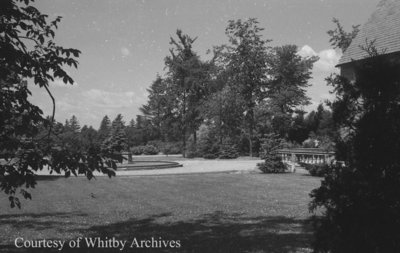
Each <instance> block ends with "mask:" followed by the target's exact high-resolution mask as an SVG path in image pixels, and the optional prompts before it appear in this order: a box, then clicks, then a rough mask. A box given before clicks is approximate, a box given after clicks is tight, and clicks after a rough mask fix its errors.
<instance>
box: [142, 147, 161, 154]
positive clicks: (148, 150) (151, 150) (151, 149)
mask: <svg viewBox="0 0 400 253" xmlns="http://www.w3.org/2000/svg"><path fill="white" fill-rule="evenodd" d="M159 152H160V151H159V150H158V148H157V147H156V146H153V145H146V146H144V147H143V154H145V155H157V154H158V153H159Z"/></svg>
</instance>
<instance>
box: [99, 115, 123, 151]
mask: <svg viewBox="0 0 400 253" xmlns="http://www.w3.org/2000/svg"><path fill="white" fill-rule="evenodd" d="M127 142H128V140H127V138H126V133H125V124H124V122H123V119H122V115H121V114H118V115H117V117H116V118H115V119H114V120H113V122H112V124H111V130H110V133H109V136H108V138H107V139H106V140H105V141H104V142H103V144H102V147H103V149H106V150H111V151H112V152H116V153H120V152H122V151H124V150H126V149H127V147H128V145H127Z"/></svg>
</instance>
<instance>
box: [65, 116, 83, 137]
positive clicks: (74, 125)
mask: <svg viewBox="0 0 400 253" xmlns="http://www.w3.org/2000/svg"><path fill="white" fill-rule="evenodd" d="M68 125H69V128H70V130H71V131H72V132H74V133H79V132H80V130H81V126H80V125H79V122H78V118H77V117H76V116H75V115H72V117H71V119H70V120H69V124H68Z"/></svg>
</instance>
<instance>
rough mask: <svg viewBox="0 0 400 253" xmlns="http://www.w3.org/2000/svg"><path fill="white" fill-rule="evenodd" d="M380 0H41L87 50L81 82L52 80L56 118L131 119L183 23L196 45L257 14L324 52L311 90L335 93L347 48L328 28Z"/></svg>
mask: <svg viewBox="0 0 400 253" xmlns="http://www.w3.org/2000/svg"><path fill="white" fill-rule="evenodd" d="M378 2H379V0H264V1H261V0H259V1H258V0H201V1H200V0H141V1H140V0H98V1H94V0H85V1H82V0H37V1H36V3H35V6H36V7H37V8H38V9H39V10H41V11H42V12H43V13H46V14H49V16H50V17H55V16H57V15H60V16H63V19H62V21H61V24H60V26H59V29H58V30H57V32H56V41H57V42H58V43H59V44H60V45H62V46H64V47H67V48H76V49H79V50H81V51H82V55H81V57H80V58H79V67H78V70H74V69H68V72H69V73H70V74H71V76H72V77H73V79H74V80H75V81H76V85H73V86H71V85H68V86H67V85H64V84H62V82H61V81H56V82H54V83H52V84H51V86H52V91H53V93H54V96H55V98H56V100H57V104H56V106H57V107H56V120H58V121H61V122H64V121H65V119H67V118H70V117H71V116H72V115H76V116H77V117H78V120H79V122H80V124H81V126H83V125H84V124H88V125H92V126H93V127H94V128H96V129H97V128H98V127H99V125H100V121H101V119H102V118H103V116H104V115H106V114H107V115H108V116H109V117H110V118H112V119H113V118H115V116H116V115H117V114H118V113H122V115H123V116H124V119H125V121H126V122H129V120H130V119H132V118H135V117H136V115H137V114H139V107H140V106H141V105H142V104H144V103H145V102H146V100H147V91H146V89H147V88H148V87H149V86H150V84H151V83H152V81H153V80H155V78H156V75H157V73H160V74H162V73H163V68H164V62H163V60H164V58H165V56H167V55H168V54H169V51H168V49H169V48H170V45H169V37H170V36H174V35H175V31H176V29H177V28H179V29H182V30H183V32H184V33H187V34H189V35H190V36H192V37H196V36H197V37H198V39H197V41H196V42H195V44H194V50H195V51H196V52H198V53H199V54H200V55H201V56H202V57H203V59H205V58H206V57H207V55H206V51H207V49H211V48H212V46H214V45H221V44H224V43H226V42H227V38H226V35H225V33H224V31H225V27H226V25H227V22H228V20H231V19H239V18H242V19H245V18H249V17H254V18H257V19H258V21H259V22H260V26H261V27H264V28H265V30H264V31H263V36H264V38H265V39H272V40H273V42H272V43H271V45H273V46H277V45H284V44H295V45H297V46H298V47H299V50H300V54H302V55H318V56H319V57H320V61H318V62H317V63H316V64H315V66H314V70H313V80H312V81H311V83H312V87H310V88H309V91H308V94H309V96H310V97H311V99H312V101H313V104H314V106H315V105H317V104H318V103H319V102H320V101H323V100H325V99H326V98H328V97H329V89H330V88H329V87H327V85H326V84H325V81H324V78H325V77H327V76H328V75H329V74H330V73H332V72H334V71H335V67H334V66H335V64H336V63H337V61H338V60H339V58H340V55H339V53H338V52H336V51H335V50H333V49H331V47H330V44H329V37H328V35H327V33H326V32H327V31H328V30H330V29H332V28H333V27H334V26H333V23H332V18H333V17H336V18H338V19H339V20H340V21H341V23H342V24H343V25H344V27H345V28H346V30H350V29H351V25H353V24H363V23H365V22H366V21H367V19H368V18H369V16H370V15H371V13H372V12H373V11H374V9H375V7H376V5H377V4H378ZM31 100H32V101H33V102H34V103H35V104H37V105H39V106H40V107H41V108H42V109H43V110H44V112H45V113H46V114H50V113H51V108H52V107H51V100H50V98H49V97H48V96H47V95H46V94H45V93H44V92H43V91H41V90H39V89H36V88H35V89H33V97H32V99H31Z"/></svg>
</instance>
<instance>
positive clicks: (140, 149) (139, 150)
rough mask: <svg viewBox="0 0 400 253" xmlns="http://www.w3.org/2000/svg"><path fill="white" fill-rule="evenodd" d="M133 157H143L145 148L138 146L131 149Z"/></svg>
mask: <svg viewBox="0 0 400 253" xmlns="http://www.w3.org/2000/svg"><path fill="white" fill-rule="evenodd" d="M130 150H131V152H132V154H133V155H142V154H143V146H136V147H131V148H130Z"/></svg>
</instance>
